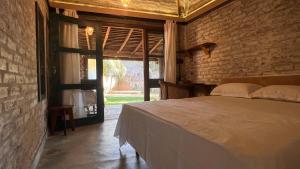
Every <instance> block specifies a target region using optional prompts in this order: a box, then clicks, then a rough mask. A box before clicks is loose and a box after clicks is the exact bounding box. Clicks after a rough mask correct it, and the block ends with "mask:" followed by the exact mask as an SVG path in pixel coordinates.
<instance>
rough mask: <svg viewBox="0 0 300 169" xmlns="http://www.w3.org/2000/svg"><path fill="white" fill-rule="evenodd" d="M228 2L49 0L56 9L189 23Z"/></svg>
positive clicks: (205, 0)
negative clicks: (197, 16)
mask: <svg viewBox="0 0 300 169" xmlns="http://www.w3.org/2000/svg"><path fill="white" fill-rule="evenodd" d="M225 1H226V0H129V3H128V5H124V4H123V3H122V0H49V4H50V6H51V7H54V8H62V9H74V10H78V11H84V12H96V13H104V14H112V15H121V16H131V17H139V18H150V19H158V20H177V21H183V22H184V21H188V20H190V19H192V18H193V17H195V16H196V14H197V15H199V14H202V13H204V12H206V11H208V10H210V9H212V8H214V7H216V6H217V5H220V4H221V3H223V2H225Z"/></svg>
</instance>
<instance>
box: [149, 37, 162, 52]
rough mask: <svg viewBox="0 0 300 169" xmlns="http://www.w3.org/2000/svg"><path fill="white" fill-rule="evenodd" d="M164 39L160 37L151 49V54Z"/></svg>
mask: <svg viewBox="0 0 300 169" xmlns="http://www.w3.org/2000/svg"><path fill="white" fill-rule="evenodd" d="M163 40H164V39H160V40H159V41H158V42H157V43H156V44H155V45H154V46H153V48H152V49H151V50H150V52H149V54H150V55H151V54H152V53H153V52H154V51H155V49H156V48H157V47H158V46H159V45H160V44H161V43H162V41H163Z"/></svg>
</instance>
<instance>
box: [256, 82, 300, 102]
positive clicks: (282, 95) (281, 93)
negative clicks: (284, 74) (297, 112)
mask: <svg viewBox="0 0 300 169" xmlns="http://www.w3.org/2000/svg"><path fill="white" fill-rule="evenodd" d="M251 96H252V97H253V98H263V99H273V100H283V101H293V102H300V86H293V85H271V86H267V87H263V88H261V89H259V90H257V91H255V92H254V93H252V94H251Z"/></svg>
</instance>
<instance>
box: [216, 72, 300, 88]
mask: <svg viewBox="0 0 300 169" xmlns="http://www.w3.org/2000/svg"><path fill="white" fill-rule="evenodd" d="M224 83H255V84H259V85H262V86H268V85H300V75H292V76H263V77H245V78H227V79H223V80H222V82H221V84H224Z"/></svg>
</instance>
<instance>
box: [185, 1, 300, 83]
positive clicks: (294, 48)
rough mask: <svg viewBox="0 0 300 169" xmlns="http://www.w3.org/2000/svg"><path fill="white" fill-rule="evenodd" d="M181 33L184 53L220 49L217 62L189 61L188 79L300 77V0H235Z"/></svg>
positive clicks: (197, 55) (201, 56) (214, 58)
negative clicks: (208, 46) (207, 45)
mask: <svg viewBox="0 0 300 169" xmlns="http://www.w3.org/2000/svg"><path fill="white" fill-rule="evenodd" d="M179 33H180V39H181V46H184V48H190V47H192V46H194V45H197V44H201V43H204V42H215V43H216V44H217V47H216V48H215V50H214V51H213V53H212V55H211V57H208V56H206V55H205V54H204V53H203V52H197V53H195V54H194V55H193V57H191V58H185V66H184V67H185V71H184V73H183V77H184V78H185V79H186V80H191V81H193V82H199V83H200V82H205V83H218V82H219V81H220V80H221V79H222V78H227V77H245V76H268V75H286V74H300V1H299V0H288V1H286V0H265V1H262V0H251V1H250V0H232V1H230V2H229V3H227V4H225V5H223V6H221V7H219V8H217V9H215V10H213V11H211V12H209V13H207V14H205V15H203V16H201V17H200V18H198V19H196V20H195V21H192V22H191V23H189V24H188V25H185V26H180V29H179Z"/></svg>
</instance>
